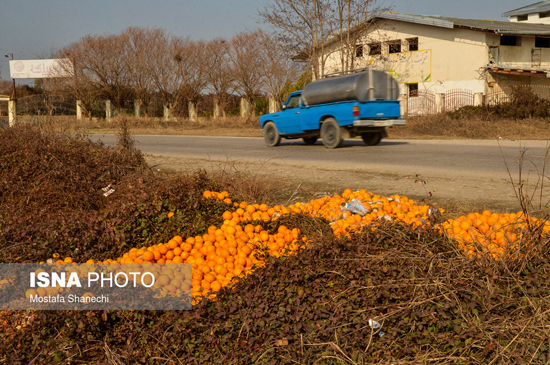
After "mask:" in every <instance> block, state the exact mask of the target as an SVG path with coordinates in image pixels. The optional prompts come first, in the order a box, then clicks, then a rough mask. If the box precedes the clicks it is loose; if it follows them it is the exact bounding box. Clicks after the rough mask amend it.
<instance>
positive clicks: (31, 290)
mask: <svg viewBox="0 0 550 365" xmlns="http://www.w3.org/2000/svg"><path fill="white" fill-rule="evenodd" d="M31 295H32V296H35V295H38V293H37V291H36V290H34V289H29V290H27V291H26V292H25V297H27V299H30V298H31Z"/></svg>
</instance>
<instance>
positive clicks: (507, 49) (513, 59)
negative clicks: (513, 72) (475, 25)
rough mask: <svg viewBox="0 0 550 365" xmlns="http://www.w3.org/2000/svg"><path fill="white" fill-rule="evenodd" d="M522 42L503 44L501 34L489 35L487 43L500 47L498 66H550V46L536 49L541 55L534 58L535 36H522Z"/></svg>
mask: <svg viewBox="0 0 550 365" xmlns="http://www.w3.org/2000/svg"><path fill="white" fill-rule="evenodd" d="M520 42H521V43H520V44H521V46H501V45H500V35H498V34H488V35H487V44H488V45H489V46H496V47H498V51H499V55H498V66H502V67H513V68H529V69H531V68H532V69H541V70H548V69H549V68H550V48H538V49H536V50H535V52H540V56H538V55H537V56H535V57H534V59H533V54H532V51H533V50H534V49H535V37H529V36H522V37H521V41H520ZM539 60H540V64H539V62H538V61H539ZM533 61H535V62H533Z"/></svg>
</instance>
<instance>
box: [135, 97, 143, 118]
mask: <svg viewBox="0 0 550 365" xmlns="http://www.w3.org/2000/svg"><path fill="white" fill-rule="evenodd" d="M142 105H143V102H142V101H141V100H139V99H137V100H134V115H135V116H136V117H137V118H139V117H141V106H142Z"/></svg>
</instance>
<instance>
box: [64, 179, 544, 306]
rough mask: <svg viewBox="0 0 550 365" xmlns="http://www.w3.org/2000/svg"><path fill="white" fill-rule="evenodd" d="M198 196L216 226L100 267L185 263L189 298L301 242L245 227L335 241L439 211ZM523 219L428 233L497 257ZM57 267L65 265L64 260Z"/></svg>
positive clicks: (457, 222)
mask: <svg viewBox="0 0 550 365" xmlns="http://www.w3.org/2000/svg"><path fill="white" fill-rule="evenodd" d="M203 196H204V198H207V199H216V200H218V201H223V202H225V203H227V204H230V205H232V206H233V207H234V208H235V209H234V211H229V210H228V211H225V212H224V213H223V215H222V217H221V218H222V220H223V224H222V225H221V226H220V227H216V226H211V227H209V228H208V232H206V233H205V234H204V235H202V236H195V237H186V238H183V237H180V236H175V237H173V238H172V239H170V240H169V241H168V242H166V243H159V244H157V245H153V246H150V247H142V248H133V249H131V250H130V251H129V252H127V253H125V254H124V255H123V256H122V257H119V258H117V259H116V260H106V261H104V263H143V262H145V263H148V262H150V263H189V264H191V265H192V267H193V279H192V293H193V295H194V296H197V295H202V294H204V293H211V295H213V294H212V293H214V292H216V291H218V290H220V289H221V288H222V287H224V286H226V285H230V283H232V282H233V280H235V279H238V278H239V277H242V276H244V275H246V274H248V273H250V272H251V271H253V270H254V269H255V268H258V267H262V266H264V264H265V263H264V261H265V258H266V255H270V256H281V255H289V254H294V253H295V252H296V251H297V250H298V249H300V248H302V247H304V246H305V245H307V244H308V240H307V237H305V236H303V235H302V234H301V232H300V230H299V229H297V228H294V229H291V228H287V227H285V226H280V227H279V229H278V232H277V233H275V234H269V233H268V232H267V230H265V229H264V227H263V226H262V225H261V224H256V225H253V224H252V222H256V223H261V222H270V221H273V220H276V219H278V218H279V217H281V216H283V215H287V214H296V213H301V214H308V215H310V216H313V217H322V218H325V219H326V220H328V221H329V222H330V224H331V227H332V230H333V232H334V234H335V235H336V236H340V235H349V234H350V233H351V232H358V231H361V230H363V229H365V228H367V229H375V228H376V226H377V225H378V224H379V222H380V221H381V220H388V221H400V222H403V223H405V224H410V225H412V226H413V227H419V226H422V227H427V226H429V225H430V220H429V216H430V215H432V214H434V213H443V212H444V210H443V209H437V208H433V207H430V206H429V205H425V204H418V203H417V202H416V201H414V200H412V199H408V198H407V197H404V196H399V195H393V196H391V197H384V196H380V195H376V194H373V193H370V192H367V191H365V190H361V191H357V192H352V191H351V190H350V189H346V190H345V191H344V192H343V193H342V195H341V196H340V195H335V196H332V197H330V196H325V197H322V198H319V199H314V200H312V201H310V202H307V203H294V204H292V205H289V206H281V205H275V206H273V207H269V206H267V205H266V204H247V203H246V202H241V203H237V202H233V201H232V200H231V199H230V198H229V194H228V193H227V192H225V191H224V192H213V191H205V192H204V194H203ZM352 201H353V202H355V203H357V202H359V203H361V205H362V208H364V209H363V211H358V210H354V209H350V208H349V207H347V205H346V204H348V203H350V202H352ZM528 220H530V221H529V222H534V221H536V220H534V219H533V218H526V217H524V216H523V215H522V213H517V214H496V213H491V212H489V211H484V212H483V213H481V214H480V213H470V214H468V215H467V216H465V217H460V218H457V219H450V220H448V221H446V222H444V223H442V224H440V225H438V226H437V227H436V228H439V229H441V230H442V232H444V233H445V234H447V235H448V236H449V237H450V238H452V239H455V240H456V241H457V242H458V247H459V248H460V249H462V250H463V251H464V253H465V255H466V256H468V257H473V256H480V255H482V254H487V253H489V254H490V255H492V257H493V258H495V259H499V258H501V257H503V256H504V255H505V253H506V252H508V251H509V250H511V249H513V247H514V245H517V243H518V242H519V240H520V239H521V235H522V231H523V230H524V229H525V226H526V224H527V222H528ZM544 232H550V223H546V224H545V225H544ZM507 250H508V251H507ZM57 262H72V260H71V259H70V258H66V259H65V260H63V261H61V260H58V261H57ZM88 262H93V260H90V261H88Z"/></svg>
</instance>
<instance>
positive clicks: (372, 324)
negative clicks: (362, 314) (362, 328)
mask: <svg viewBox="0 0 550 365" xmlns="http://www.w3.org/2000/svg"><path fill="white" fill-rule="evenodd" d="M369 326H370V328H372V329H373V330H375V331H376V330H377V329H379V328H380V327H381V325H380V323H379V322H376V321H375V320H372V319H369ZM378 336H380V337H382V336H384V331H378Z"/></svg>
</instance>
